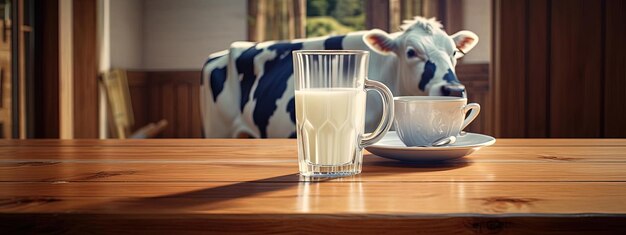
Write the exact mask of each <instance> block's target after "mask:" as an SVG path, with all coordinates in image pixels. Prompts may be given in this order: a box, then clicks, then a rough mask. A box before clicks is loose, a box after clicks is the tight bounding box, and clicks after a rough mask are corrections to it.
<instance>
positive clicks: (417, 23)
mask: <svg viewBox="0 0 626 235" xmlns="http://www.w3.org/2000/svg"><path fill="white" fill-rule="evenodd" d="M404 23H405V24H404V25H402V26H401V28H402V30H403V31H402V32H401V33H398V34H394V35H393V36H392V35H389V34H387V33H385V32H384V31H381V30H376V29H375V30H372V31H370V32H368V33H366V34H365V35H364V36H363V40H364V41H365V44H367V45H368V46H369V47H370V48H371V49H372V50H373V51H375V52H377V53H380V54H383V55H392V54H395V56H397V58H398V67H397V68H398V75H399V76H400V77H399V80H398V81H399V84H396V85H397V86H398V88H399V92H400V94H399V95H445V96H448V95H453V96H461V95H462V94H464V93H465V87H464V86H463V85H462V84H461V82H459V80H458V79H457V77H456V74H455V72H454V71H455V70H454V66H456V61H457V59H459V58H461V57H462V56H463V55H465V53H467V52H468V51H470V50H471V49H472V48H474V46H476V44H477V43H478V36H476V34H474V33H473V32H470V31H460V32H458V33H455V34H454V35H452V36H449V35H448V34H447V33H446V32H445V31H443V29H442V26H441V24H440V23H439V22H437V21H436V20H435V19H434V18H432V19H425V18H423V17H415V19H414V20H409V21H405V22H404Z"/></svg>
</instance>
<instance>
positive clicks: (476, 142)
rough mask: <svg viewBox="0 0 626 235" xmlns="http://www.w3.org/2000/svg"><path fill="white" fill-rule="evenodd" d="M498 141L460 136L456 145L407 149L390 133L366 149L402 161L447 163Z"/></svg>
mask: <svg viewBox="0 0 626 235" xmlns="http://www.w3.org/2000/svg"><path fill="white" fill-rule="evenodd" d="M495 142H496V139H495V138H493V137H491V136H488V135H481V134H476V133H469V132H468V133H466V134H465V135H463V136H459V137H458V138H457V140H456V143H454V144H451V145H446V146H442V147H407V146H406V145H405V144H404V143H402V140H400V137H398V134H396V132H395V131H389V132H387V134H386V135H385V137H383V138H382V139H381V140H380V141H378V142H377V143H375V144H373V145H370V146H368V147H366V148H365V149H367V151H369V152H370V153H372V154H375V155H378V156H381V157H384V158H390V159H395V160H400V161H410V162H425V161H445V160H450V159H455V158H461V157H464V156H467V155H470V154H472V153H473V152H475V151H477V150H479V149H480V148H482V147H485V146H489V145H492V144H494V143H495Z"/></svg>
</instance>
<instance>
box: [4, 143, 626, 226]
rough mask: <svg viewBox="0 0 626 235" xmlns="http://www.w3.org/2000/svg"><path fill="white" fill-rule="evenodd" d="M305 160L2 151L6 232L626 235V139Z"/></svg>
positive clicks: (140, 149)
mask: <svg viewBox="0 0 626 235" xmlns="http://www.w3.org/2000/svg"><path fill="white" fill-rule="evenodd" d="M296 158H297V152H296V142H295V140H293V139H290V140H250V139H246V140H127V141H99V140H74V141H58V140H39V141H34V140H26V141H1V142H0V181H1V182H0V231H4V232H0V233H3V234H14V233H15V232H74V233H89V232H90V233H119V232H122V231H128V230H131V229H132V230H136V231H142V232H160V233H170V234H171V233H176V234H178V233H179V232H181V231H189V232H223V233H235V232H242V233H250V232H260V233H265V232H283V231H296V232H321V233H336V232H338V231H347V232H368V233H384V232H407V233H416V232H423V233H429V234H430V233H434V232H443V233H470V234H472V233H497V232H514V233H523V234H528V233H537V232H543V233H561V232H592V233H595V234H598V233H612V232H615V233H617V232H618V231H622V232H624V231H626V140H625V139H603V140H601V139H567V140H564V139H553V140H546V139H499V140H498V142H497V143H496V144H495V145H494V146H491V147H487V148H484V149H482V150H481V151H479V152H477V153H475V154H473V155H472V156H469V157H467V158H465V159H459V160H456V161H451V162H448V163H445V164H430V165H429V164H406V163H400V162H396V161H393V160H387V159H383V158H380V157H377V156H374V155H371V154H369V153H366V156H365V164H364V167H363V173H362V174H360V175H357V176H354V177H348V178H340V179H334V180H327V181H320V182H301V181H300V180H299V176H298V175H297V174H296V172H297V162H296ZM7 231H8V232H9V233H5V232H7Z"/></svg>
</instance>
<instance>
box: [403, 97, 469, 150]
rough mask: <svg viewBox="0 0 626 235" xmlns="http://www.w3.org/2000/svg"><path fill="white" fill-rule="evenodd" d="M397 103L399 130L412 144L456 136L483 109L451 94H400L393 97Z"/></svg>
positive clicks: (409, 143)
mask: <svg viewBox="0 0 626 235" xmlns="http://www.w3.org/2000/svg"><path fill="white" fill-rule="evenodd" d="M394 106H395V111H394V114H395V115H394V116H395V118H394V123H395V126H396V132H397V133H398V136H399V137H400V139H401V140H402V142H404V144H406V146H409V147H412V146H431V145H432V143H433V142H435V141H437V140H439V139H441V138H444V137H449V136H457V135H459V133H460V132H461V130H463V129H464V128H465V127H467V125H469V124H470V123H471V122H472V121H473V120H474V119H475V118H476V117H477V116H478V113H479V112H480V105H479V104H477V103H471V104H467V98H461V97H450V96H400V97H395V98H394ZM470 111H471V112H470ZM467 112H470V114H469V116H468V117H467V118H465V115H466V114H467Z"/></svg>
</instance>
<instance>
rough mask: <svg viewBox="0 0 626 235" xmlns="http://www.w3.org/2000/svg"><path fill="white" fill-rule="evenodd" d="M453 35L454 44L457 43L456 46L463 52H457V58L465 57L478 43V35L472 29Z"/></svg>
mask: <svg viewBox="0 0 626 235" xmlns="http://www.w3.org/2000/svg"><path fill="white" fill-rule="evenodd" d="M451 37H452V40H453V41H454V44H456V48H457V49H458V50H459V51H460V52H461V53H456V54H455V57H456V58H457V59H458V58H461V57H463V56H464V55H465V54H466V53H467V52H469V51H470V50H472V48H474V47H475V46H476V44H478V35H476V34H475V33H474V32H472V31H467V30H462V31H459V32H457V33H455V34H454V35H452V36H451Z"/></svg>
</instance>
